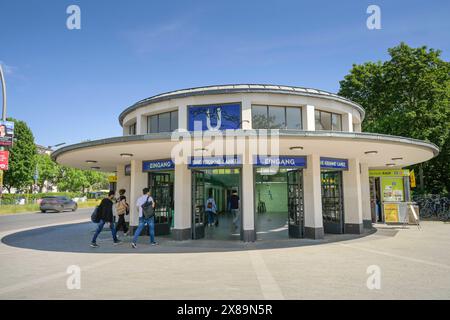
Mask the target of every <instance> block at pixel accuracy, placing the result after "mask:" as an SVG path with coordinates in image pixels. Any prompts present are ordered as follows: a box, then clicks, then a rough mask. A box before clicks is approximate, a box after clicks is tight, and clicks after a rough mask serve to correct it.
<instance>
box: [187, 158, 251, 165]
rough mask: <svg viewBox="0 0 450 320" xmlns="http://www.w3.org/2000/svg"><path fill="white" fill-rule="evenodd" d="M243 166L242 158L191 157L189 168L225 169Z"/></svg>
mask: <svg viewBox="0 0 450 320" xmlns="http://www.w3.org/2000/svg"><path fill="white" fill-rule="evenodd" d="M240 165H242V158H241V157H240V156H233V157H230V156H229V157H225V156H220V157H190V158H189V165H188V166H189V168H223V167H236V166H240Z"/></svg>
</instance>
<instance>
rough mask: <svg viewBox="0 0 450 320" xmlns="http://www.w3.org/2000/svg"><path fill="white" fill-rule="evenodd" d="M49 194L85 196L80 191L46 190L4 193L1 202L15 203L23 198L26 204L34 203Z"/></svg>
mask: <svg viewBox="0 0 450 320" xmlns="http://www.w3.org/2000/svg"><path fill="white" fill-rule="evenodd" d="M49 196H66V197H69V198H76V197H83V196H85V195H84V194H83V193H81V192H48V193H4V194H2V196H1V198H0V199H1V204H5V205H6V204H17V203H18V202H19V201H20V199H23V198H24V199H25V203H26V204H31V203H36V202H37V200H39V199H42V198H43V197H49Z"/></svg>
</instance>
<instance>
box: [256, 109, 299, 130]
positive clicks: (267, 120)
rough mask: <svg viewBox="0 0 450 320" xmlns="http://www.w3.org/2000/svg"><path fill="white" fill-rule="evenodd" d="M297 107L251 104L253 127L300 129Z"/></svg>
mask: <svg viewBox="0 0 450 320" xmlns="http://www.w3.org/2000/svg"><path fill="white" fill-rule="evenodd" d="M301 111H302V110H301V108H299V107H278V106H260V105H254V106H252V126H253V129H297V130H301V129H302V112H301Z"/></svg>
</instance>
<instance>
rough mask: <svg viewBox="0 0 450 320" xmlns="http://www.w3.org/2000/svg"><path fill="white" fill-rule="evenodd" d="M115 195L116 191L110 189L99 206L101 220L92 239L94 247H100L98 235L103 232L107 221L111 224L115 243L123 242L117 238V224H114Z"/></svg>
mask: <svg viewBox="0 0 450 320" xmlns="http://www.w3.org/2000/svg"><path fill="white" fill-rule="evenodd" d="M114 195H115V192H114V191H110V192H109V193H108V197H106V198H104V199H103V200H102V202H101V203H100V205H99V207H98V214H99V217H100V221H99V223H98V225H97V230H96V231H95V234H94V237H93V238H92V241H91V247H92V248H97V247H98V244H97V237H98V235H99V234H100V232H102V230H103V227H104V226H105V223H107V222H108V223H109V225H110V226H111V233H112V237H113V241H114V245H117V244H119V243H120V242H121V241H120V240H119V239H117V231H116V226H115V225H114V217H113V205H114V203H113V199H114Z"/></svg>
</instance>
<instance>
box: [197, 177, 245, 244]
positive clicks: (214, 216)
mask: <svg viewBox="0 0 450 320" xmlns="http://www.w3.org/2000/svg"><path fill="white" fill-rule="evenodd" d="M240 189H241V169H240V168H217V169H216V168H215V169H193V170H192V226H193V228H192V238H193V239H201V238H206V239H214V240H239V239H240V233H241V222H240V221H239V222H238V224H234V223H233V222H234V218H235V215H233V212H234V213H236V209H232V208H233V192H235V193H234V194H235V196H236V195H239V193H240ZM230 204H231V206H230ZM238 210H239V209H238ZM238 214H239V213H238Z"/></svg>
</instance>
